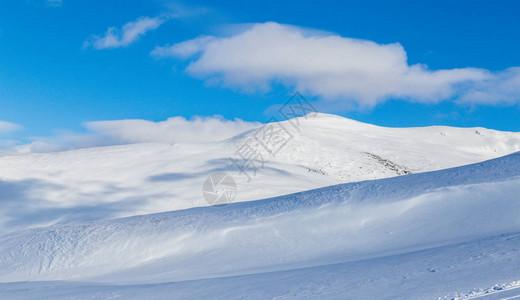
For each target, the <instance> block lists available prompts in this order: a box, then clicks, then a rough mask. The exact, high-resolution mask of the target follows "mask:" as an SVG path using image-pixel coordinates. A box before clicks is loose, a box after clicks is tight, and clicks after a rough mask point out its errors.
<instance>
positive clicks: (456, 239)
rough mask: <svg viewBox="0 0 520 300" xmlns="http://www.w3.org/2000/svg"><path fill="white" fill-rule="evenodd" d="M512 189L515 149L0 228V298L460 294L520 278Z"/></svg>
mask: <svg viewBox="0 0 520 300" xmlns="http://www.w3.org/2000/svg"><path fill="white" fill-rule="evenodd" d="M379 156H380V155H379ZM396 163H397V162H396ZM398 163H399V164H403V162H402V161H399V162H398ZM519 195H520V153H515V154H511V155H508V156H505V157H502V158H498V159H494V160H490V161H485V162H482V163H478V164H473V165H468V166H462V167H457V168H452V169H447V170H441V171H434V172H427V173H421V174H412V175H404V176H399V177H394V178H387V179H379V180H372V181H363V182H356V183H347V184H341V185H336V186H331V187H326V188H320V189H316V190H311V191H307V192H301V193H297V194H291V195H286V196H280V197H275V198H271V199H265V200H258V201H250V202H241V203H233V204H230V205H226V206H222V207H196V208H191V209H186V210H178V211H172V212H166V213H159V214H152V215H143V216H134V217H129V218H122V219H113V220H104V221H97V222H94V223H88V224H83V225H55V226H50V227H45V228H39V229H30V230H24V231H19V232H13V233H9V234H5V235H2V236H0V270H1V272H0V282H4V283H2V284H0V298H32V297H46V298H53V299H71V298H117V297H121V298H125V299H126V298H136V299H150V298H157V299H215V298H219V299H307V298H315V299H386V298H390V299H432V298H436V297H451V296H452V295H461V294H462V295H464V294H469V293H473V292H474V291H475V290H477V289H482V288H488V287H491V286H494V285H495V284H507V283H511V282H515V281H518V280H519V279H520V278H519V277H520V271H519V270H520V198H519V197H520V196H519Z"/></svg>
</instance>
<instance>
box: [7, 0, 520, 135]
mask: <svg viewBox="0 0 520 300" xmlns="http://www.w3.org/2000/svg"><path fill="white" fill-rule="evenodd" d="M519 11H520V3H518V2H517V1H328V0H324V1H301V0H300V1H283V2H281V1H240V2H238V1H218V2H214V1H190V2H189V3H187V2H186V3H183V2H178V1H112V0H103V1H73V0H62V1H58V0H52V1H45V0H24V1H18V0H7V1H2V2H1V3H0V107H1V109H0V121H4V122H9V123H14V124H18V125H20V126H19V127H18V130H12V128H13V127H12V126H11V127H10V128H11V129H9V130H7V129H4V130H3V131H2V130H1V127H0V139H4V140H10V141H15V142H13V143H15V144H18V143H25V142H31V141H34V140H37V139H38V137H46V136H56V135H63V134H64V132H65V133H67V134H71V133H84V132H87V131H88V129H86V128H85V126H84V124H85V122H92V121H102V120H122V119H144V120H150V121H154V122H158V121H163V120H166V119H167V118H169V117H176V116H181V117H184V118H187V119H190V118H193V117H194V116H213V115H221V116H222V117H223V118H225V119H229V120H233V119H234V118H240V119H242V120H245V121H259V122H263V121H265V120H267V119H268V118H269V116H268V114H269V113H268V112H266V111H269V110H268V109H269V107H271V106H273V105H278V104H282V103H283V102H284V101H285V99H286V98H287V97H288V95H289V94H290V93H292V92H293V91H295V90H299V91H300V92H301V93H302V94H303V95H304V96H306V97H307V98H308V99H310V100H312V101H313V103H315V104H316V107H318V109H319V110H320V111H323V112H329V113H335V114H340V115H343V116H346V117H350V118H353V119H356V120H360V121H364V122H369V123H373V124H377V125H383V126H397V127H408V126H427V125H450V126H465V127H466V126H482V127H487V128H493V129H499V130H509V131H520V121H519V116H520V108H519V103H520V98H519V97H518V96H519V95H520V93H519V92H517V91H518V89H516V87H518V88H519V89H520V85H517V83H519V82H520V80H519V78H520V76H519V74H520V71H518V70H516V69H510V68H513V67H516V66H520V55H518V53H519V49H520V30H519V29H520V18H518V12H519ZM132 22H133V23H134V25H135V28H133V29H135V30H137V31H138V33H139V34H136V35H132V33H131V32H130V31H131V29H132V28H131V26H132V24H130V25H128V26H127V27H124V26H125V24H129V23H132ZM266 22H274V23H266ZM145 23H146V24H145ZM254 24H257V27H255V25H254ZM269 24H274V25H272V26H271V25H269ZM143 26H149V27H146V28H145V29H142V28H144V27H143ZM110 27H114V29H113V30H112V31H110V29H109V28H110ZM125 28H126V29H127V34H128V36H126V37H125V36H124V34H125ZM136 28H137V29H136ZM139 28H140V29H139ZM139 30H141V31H139ZM134 33H135V32H134ZM245 34H246V35H247V37H249V38H245V37H244V35H245ZM262 34H264V36H261V35H262ZM200 36H206V37H208V36H209V37H211V38H209V39H210V42H206V40H204V39H201V38H199V39H196V38H197V37H200ZM257 36H258V41H256V40H254V39H256V38H257ZM291 36H295V40H294V43H292V44H291V43H287V45H285V46H284V47H285V48H286V50H287V51H288V53H294V56H293V55H289V56H290V57H289V60H291V63H287V64H285V61H286V60H287V59H286V58H285V57H274V58H273V59H271V58H270V57H269V55H268V54H266V55H265V56H264V54H265V53H266V52H269V51H270V49H275V48H277V47H278V45H282V46H283V44H284V43H285V41H286V40H287V38H286V37H291ZM276 37H279V38H280V40H277V39H276ZM331 37H332V38H331ZM194 39H196V40H194ZM289 39H290V38H289ZM229 40H231V42H232V43H234V44H233V45H235V46H229V45H227V44H226V43H228V42H229ZM189 41H192V43H190V44H189V46H190V47H192V48H189V49H191V50H186V48H185V47H183V46H184V45H186V43H187V42H189ZM280 41H282V42H281V43H280ZM208 43H209V44H208ZM257 43H258V44H257ZM366 43H371V44H370V45H367V44H366ZM394 43H399V45H400V46H396V47H394V46H389V45H395V44H394ZM195 44H196V45H195ZM194 45H195V46H194ZM259 45H260V46H259ZM306 45H309V48H308V49H313V51H307V52H305V51H303V52H301V53H300V52H299V51H300V50H298V49H301V48H302V47H303V48H305V47H306ZM172 46H173V47H172ZM292 46H294V47H295V49H294V51H292V49H291V47H292ZM158 47H160V48H158ZM193 47H195V48H196V50H193V49H194V48H193ZM230 47H231V48H230ZM251 47H254V49H258V48H262V47H266V48H265V49H258V51H257V52H258V53H250V52H251V51H250V50H251ZM334 47H337V49H331V48H334ZM154 49H155V50H157V49H159V50H161V49H162V50H163V52H160V54H159V55H158V54H157V53H159V52H157V51H155V52H154ZM229 49H231V52H233V51H236V53H232V54H229V51H228V50H229ZM351 50H352V52H350V51H351ZM186 51H187V52H186ZM254 51H256V50H254ZM254 51H253V52H254ZM291 51H292V52H291ZM311 52H312V55H315V57H316V59H317V62H316V63H315V62H314V58H315V57H314V56H309V55H311V54H310V53H311ZM346 52H348V53H351V55H348V57H347V55H344V53H346ZM277 53H278V52H277ZM365 54H366V56H365ZM271 55H278V54H271ZM402 55H406V58H407V60H406V58H405V60H402V59H401V58H402ZM357 56H359V57H357ZM229 57H231V58H232V59H231V60H234V61H233V62H231V61H230V60H229V59H228V58H229ZM212 59H213V60H212ZM263 59H267V60H268V61H269V62H273V61H274V62H273V63H269V62H268V63H267V64H263V63H262V60H263ZM276 59H281V61H282V63H281V64H280V63H275V61H276ZM241 60H243V61H244V64H242V61H241ZM364 60H365V61H364ZM360 61H361V62H362V63H361V65H358V64H357V62H360ZM237 64H239V65H237ZM417 64H421V65H417ZM323 65H325V66H328V67H323ZM383 65H385V66H386V65H388V66H386V67H381V66H383ZM414 65H415V67H413V66H414ZM246 66H247V67H246ZM335 66H339V67H338V68H339V69H337V68H336V67H335ZM394 66H395V67H394ZM426 66H427V68H426ZM394 69H400V70H401V71H398V72H397V71H395V72H394ZM456 69H459V70H463V71H454V70H456ZM438 70H448V71H447V72H445V73H446V74H445V73H443V72H440V73H439V72H436V71H438ZM507 70H509V71H507ZM354 71H355V72H359V73H355V72H354ZM353 72H354V73H355V74H361V75H359V76H357V75H352V74H354V73H353ZM309 74H311V75H309ZM315 74H321V75H319V76H321V77H317V76H318V75H315ZM337 74H340V75H339V76H336V75H337ZM379 76H380V77H379ZM365 77H366V78H368V79H366V80H361V79H360V81H359V82H357V81H355V82H353V81H352V80H351V79H355V80H358V79H359V78H365ZM374 77H377V78H379V79H378V80H375V79H373V78H374ZM396 78H397V79H396ZM346 82H352V84H351V86H349V84H348V83H346ZM432 82H434V83H432ZM396 86H398V88H396ZM428 89H431V91H429V92H425V90H428ZM4 127H5V126H4ZM0 145H1V144H0Z"/></svg>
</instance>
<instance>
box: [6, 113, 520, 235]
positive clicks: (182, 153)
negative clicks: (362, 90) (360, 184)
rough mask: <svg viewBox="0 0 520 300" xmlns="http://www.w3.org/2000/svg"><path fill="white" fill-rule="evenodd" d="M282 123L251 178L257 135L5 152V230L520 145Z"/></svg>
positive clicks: (333, 120)
mask: <svg viewBox="0 0 520 300" xmlns="http://www.w3.org/2000/svg"><path fill="white" fill-rule="evenodd" d="M280 124H281V125H282V126H283V127H284V128H286V129H287V130H288V131H290V133H291V134H292V136H293V139H291V140H290V141H289V142H288V143H287V144H286V145H285V147H284V148H283V149H281V150H280V151H279V152H278V153H277V154H276V156H274V157H273V156H272V155H270V154H269V153H266V152H264V153H263V159H264V160H265V164H264V168H263V169H262V170H259V171H258V172H257V173H256V176H255V177H253V179H252V180H251V181H250V182H248V180H247V178H246V177H245V176H244V175H240V174H239V170H238V169H237V168H236V167H234V166H233V165H232V164H231V161H230V160H229V158H230V157H235V158H237V155H236V151H237V150H238V149H239V148H240V147H241V146H243V145H244V144H245V143H249V142H248V141H250V140H251V139H252V137H253V136H254V134H255V131H249V132H244V133H243V134H240V135H238V136H236V137H234V138H232V139H229V140H226V141H221V142H212V143H200V144H174V145H169V144H132V145H124V146H113V147H101V148H89V149H80V150H74V151H66V152H56V153H46V154H24V155H14V156H0V202H1V203H2V205H1V206H0V231H1V232H4V233H6V232H14V231H18V230H24V229H28V228H36V227H41V226H49V225H53V224H80V223H85V222H90V221H96V220H104V219H109V218H118V217H126V216H133V215H141V214H149V213H157V212H166V211H173V210H179V209H187V208H191V207H200V206H207V205H208V203H206V202H205V201H204V199H203V197H202V194H201V188H202V184H203V182H204V180H205V179H206V178H207V177H208V176H209V175H210V174H212V173H215V172H227V173H228V174H230V175H231V176H233V178H234V179H235V180H236V182H237V184H238V194H237V196H236V199H235V201H236V202H242V201H249V200H257V199H264V198H269V197H275V196H279V195H284V194H290V193H295V192H300V191H304V190H309V189H314V188H319V187H325V186H330V185H334V184H340V183H346V182H356V181H362V180H369V179H379V178H387V177H393V176H397V175H402V174H407V173H419V172H426V171H433V170H440V169H445V168H449V167H455V166H461V165H466V164H471V163H476V162H480V161H484V160H487V159H492V158H496V157H500V156H503V155H507V154H510V153H513V152H516V151H520V133H512V132H500V131H494V130H488V129H483V128H450V127H442V126H434V127H424V128H385V127H378V126H374V125H369V124H364V123H360V122H357V121H353V120H349V119H346V118H343V117H338V116H334V115H327V114H311V115H307V116H306V117H302V118H297V119H291V120H288V121H285V122H281V123H280ZM172 142H175V141H172ZM280 178H283V180H280Z"/></svg>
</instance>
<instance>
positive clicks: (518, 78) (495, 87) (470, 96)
mask: <svg viewBox="0 0 520 300" xmlns="http://www.w3.org/2000/svg"><path fill="white" fill-rule="evenodd" d="M458 101H459V102H461V103H470V104H492V105H493V104H499V103H504V104H510V105H512V104H519V103H520V67H513V68H509V69H506V70H504V71H502V72H497V73H495V74H493V76H491V77H490V78H488V79H486V80H482V81H479V82H475V83H474V84H473V85H472V86H471V87H470V88H468V89H467V90H466V91H465V92H464V93H463V95H462V96H461V97H460V98H459V99H458Z"/></svg>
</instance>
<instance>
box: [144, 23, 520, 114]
mask: <svg viewBox="0 0 520 300" xmlns="http://www.w3.org/2000/svg"><path fill="white" fill-rule="evenodd" d="M151 54H152V55H154V56H156V57H167V56H172V57H179V58H190V57H191V58H192V61H191V62H190V64H189V65H188V67H187V68H186V71H187V72H188V74H190V75H192V76H194V77H197V78H202V79H206V80H208V81H209V82H212V83H215V82H217V83H220V84H221V85H223V86H226V87H231V88H239V89H242V90H245V91H257V90H260V91H267V90H269V89H270V87H271V84H273V83H279V84H283V85H286V86H288V87H291V88H294V89H296V90H298V91H300V92H302V93H304V94H307V95H315V96H320V97H321V98H322V99H326V100H349V101H350V102H353V103H357V104H358V105H359V106H367V107H370V106H373V105H375V104H377V103H379V102H382V101H384V100H386V99H389V98H399V99H406V100H409V101H416V102H438V101H442V100H446V99H452V98H457V97H459V96H461V95H464V97H463V101H470V102H471V101H473V102H474V101H476V100H472V99H478V98H479V97H481V98H482V99H488V100H485V101H484V100H479V101H481V102H486V103H489V102H490V100H489V99H491V98H494V99H499V100H497V101H509V102H511V101H518V94H515V92H516V91H517V90H518V88H519V87H520V84H519V83H518V77H515V76H516V75H514V74H517V73H518V72H517V71H515V70H516V69H512V70H509V71H506V72H503V73H498V74H493V73H492V72H490V71H488V70H484V69H476V68H460V69H447V70H429V69H428V68H427V66H425V65H423V64H415V65H409V64H408V61H407V54H406V52H405V50H404V48H403V47H402V46H401V45H400V44H398V43H394V44H378V43H375V42H372V41H367V40H359V39H351V38H346V37H341V36H338V35H334V34H330V33H324V32H313V31H310V30H306V29H301V28H298V27H295V26H287V25H281V24H278V23H273V22H269V23H263V24H255V25H254V26H250V27H248V28H247V29H246V30H244V31H242V32H239V33H235V34H233V35H231V36H227V37H212V36H203V37H199V38H196V39H193V40H188V41H184V42H181V43H178V44H174V45H171V46H166V47H157V48H156V49H155V50H154V51H152V53H151ZM513 73H514V74H513ZM511 74H513V75H514V76H513V75H511ZM497 85H498V86H500V88H498V90H496V93H497V94H493V92H495V89H494V88H493V87H494V86H497ZM479 91H480V93H477V92H479ZM503 92H506V95H503ZM483 93H485V95H484V94H483ZM490 97H491V98H490ZM461 101H462V100H461Z"/></svg>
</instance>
